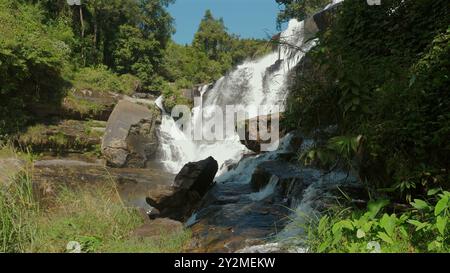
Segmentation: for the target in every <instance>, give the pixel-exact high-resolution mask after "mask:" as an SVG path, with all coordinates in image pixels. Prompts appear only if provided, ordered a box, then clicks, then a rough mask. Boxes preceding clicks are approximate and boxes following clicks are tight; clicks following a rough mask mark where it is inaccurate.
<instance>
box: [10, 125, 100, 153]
mask: <svg viewBox="0 0 450 273" xmlns="http://www.w3.org/2000/svg"><path fill="white" fill-rule="evenodd" d="M102 135H103V133H102V132H101V131H99V130H94V129H93V128H92V127H91V125H90V124H89V122H86V121H79V120H58V121H56V122H54V123H51V124H39V125H34V126H30V127H28V128H27V130H26V131H25V132H23V133H21V134H20V135H18V136H17V139H16V142H17V144H18V145H19V146H22V147H30V148H31V149H32V150H33V151H34V152H55V153H70V152H87V151H93V150H95V149H96V148H97V147H98V146H99V145H100V143H101V138H102Z"/></svg>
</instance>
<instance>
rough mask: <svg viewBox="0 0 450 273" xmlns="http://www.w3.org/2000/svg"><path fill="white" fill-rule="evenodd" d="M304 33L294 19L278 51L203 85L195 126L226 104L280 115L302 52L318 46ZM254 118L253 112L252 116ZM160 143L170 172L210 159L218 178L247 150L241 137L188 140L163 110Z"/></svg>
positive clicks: (281, 38) (248, 62) (160, 99)
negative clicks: (276, 109)
mask: <svg viewBox="0 0 450 273" xmlns="http://www.w3.org/2000/svg"><path fill="white" fill-rule="evenodd" d="M303 31H304V28H303V21H302V22H299V21H297V20H295V19H293V20H291V21H290V22H289V24H288V28H287V29H286V30H285V31H283V32H282V33H281V35H280V45H279V46H278V49H277V50H275V51H273V52H271V53H270V54H268V55H266V56H264V57H262V58H259V59H257V60H248V61H246V62H244V63H243V64H241V65H239V66H237V67H236V69H235V70H233V71H231V72H230V73H229V74H227V75H226V76H223V77H222V78H220V79H219V80H218V81H217V82H216V83H215V84H214V86H213V87H212V88H208V86H204V87H203V88H202V90H201V97H200V102H201V104H200V105H199V106H197V107H195V108H194V109H193V110H192V120H193V121H194V122H193V126H197V127H199V126H200V127H201V126H202V123H201V120H208V119H210V118H211V117H212V115H213V114H214V113H215V111H216V109H217V107H221V109H225V107H226V106H227V105H235V106H243V107H246V108H248V107H250V106H258V105H268V106H273V105H276V106H278V107H279V108H280V109H281V111H282V110H283V109H284V108H283V107H284V101H285V99H286V96H287V88H286V81H287V77H288V74H289V72H290V71H291V70H292V69H293V68H294V67H295V65H296V64H297V63H298V62H299V61H300V60H301V58H302V57H303V55H304V52H306V51H307V50H308V49H309V48H311V47H312V46H313V45H314V41H309V42H307V43H304V35H303ZM299 49H300V50H299ZM162 99H163V98H162V97H160V98H158V100H157V102H156V103H157V104H158V106H159V107H160V108H161V109H163V106H162ZM266 111H267V112H266V113H261V112H259V113H258V114H269V113H270V112H271V111H272V109H271V108H270V107H269V108H267V109H266ZM253 116H254V115H252V114H251V113H250V114H249V116H248V117H253ZM200 129H201V130H203V128H200ZM160 143H161V145H160V158H161V162H162V164H163V166H164V167H165V168H166V170H167V171H169V172H172V173H177V172H178V171H179V170H180V169H181V168H182V167H183V165H184V164H186V163H187V162H190V161H198V160H202V159H204V158H206V157H208V156H212V157H214V158H215V159H216V160H217V162H218V164H219V168H220V170H219V173H218V174H222V173H223V172H225V169H226V168H225V167H226V165H227V164H230V163H235V162H238V161H239V160H240V159H241V158H242V156H243V155H244V153H246V152H248V150H247V148H246V147H245V146H244V145H242V144H241V142H240V141H239V136H238V135H237V134H235V135H231V136H227V137H226V138H225V139H223V140H217V141H204V140H195V141H194V140H192V139H191V138H188V137H187V136H186V135H184V133H183V132H182V131H181V130H180V129H179V128H178V126H177V125H176V123H175V121H174V120H173V119H172V117H170V116H169V114H168V113H166V112H165V111H164V109H163V118H162V124H161V127H160Z"/></svg>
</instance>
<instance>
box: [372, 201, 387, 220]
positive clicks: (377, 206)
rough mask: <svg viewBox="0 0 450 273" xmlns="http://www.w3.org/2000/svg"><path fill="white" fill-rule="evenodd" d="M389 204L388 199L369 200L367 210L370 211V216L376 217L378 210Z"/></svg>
mask: <svg viewBox="0 0 450 273" xmlns="http://www.w3.org/2000/svg"><path fill="white" fill-rule="evenodd" d="M388 204H389V201H388V200H386V199H379V200H375V201H372V200H371V201H369V203H368V204H367V210H368V212H369V218H372V219H373V218H374V217H375V216H377V214H378V212H379V211H380V210H381V209H382V208H383V207H385V206H386V205H388Z"/></svg>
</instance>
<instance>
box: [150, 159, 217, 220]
mask: <svg viewBox="0 0 450 273" xmlns="http://www.w3.org/2000/svg"><path fill="white" fill-rule="evenodd" d="M217 170H218V164H217V161H216V160H215V159H214V158H212V157H208V158H207V159H204V160H201V161H198V162H189V163H187V164H186V165H185V166H184V167H183V169H181V171H180V172H179V173H178V175H177V176H176V177H175V179H174V182H173V183H172V185H171V186H165V187H160V188H158V189H157V190H155V191H153V192H150V193H149V195H148V196H147V198H146V201H147V203H148V204H149V205H150V206H152V207H155V208H156V209H158V210H159V212H160V216H161V217H169V218H172V219H176V220H186V219H187V217H189V216H190V215H191V214H192V212H193V211H194V210H195V209H196V208H197V206H198V205H199V203H200V201H201V199H202V197H203V196H204V195H205V194H206V192H207V191H208V190H209V188H210V187H211V185H212V184H213V181H214V177H215V175H216V173H217Z"/></svg>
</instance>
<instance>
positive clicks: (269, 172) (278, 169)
mask: <svg viewBox="0 0 450 273" xmlns="http://www.w3.org/2000/svg"><path fill="white" fill-rule="evenodd" d="M302 175H303V172H302V170H301V169H300V168H299V166H297V165H295V164H292V163H288V162H285V161H277V160H272V161H265V162H262V163H261V164H259V165H258V166H257V167H256V169H255V171H254V172H253V175H252V179H251V181H250V184H251V186H252V189H253V190H255V191H259V190H261V189H262V188H264V187H265V186H266V185H267V184H268V183H269V181H270V179H271V178H272V177H274V176H275V177H276V178H277V179H278V183H281V184H285V183H289V182H290V181H292V180H293V179H296V178H300V177H302Z"/></svg>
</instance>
